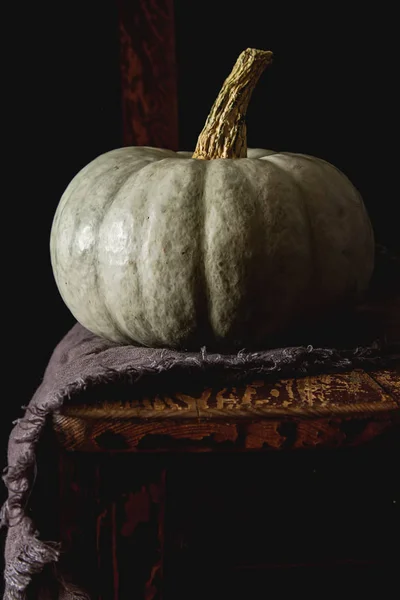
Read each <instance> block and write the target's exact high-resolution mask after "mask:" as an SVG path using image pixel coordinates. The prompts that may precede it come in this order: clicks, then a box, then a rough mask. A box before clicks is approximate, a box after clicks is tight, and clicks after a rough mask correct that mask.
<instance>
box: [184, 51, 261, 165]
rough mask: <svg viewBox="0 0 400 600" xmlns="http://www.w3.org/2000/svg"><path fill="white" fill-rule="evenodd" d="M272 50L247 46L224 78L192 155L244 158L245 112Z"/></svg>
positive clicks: (195, 156) (245, 151) (209, 158)
mask: <svg viewBox="0 0 400 600" xmlns="http://www.w3.org/2000/svg"><path fill="white" fill-rule="evenodd" d="M271 62H272V52H269V51H266V50H254V49H253V48H248V49H247V50H244V51H243V52H242V53H241V54H240V56H239V58H238V59H237V61H236V64H235V66H234V67H233V69H232V72H231V74H230V75H229V77H228V78H227V79H226V80H225V82H224V84H223V86H222V89H221V91H220V93H219V94H218V97H217V99H216V101H215V102H214V104H213V107H212V109H211V112H210V114H209V115H208V118H207V121H206V124H205V126H204V128H203V131H202V132H201V133H200V135H199V139H198V140H197V145H196V149H195V151H194V154H193V158H200V159H204V160H211V159H213V158H245V157H246V156H247V136H246V123H245V116H246V111H247V107H248V105H249V102H250V98H251V94H252V92H253V90H254V88H255V86H256V84H257V81H258V80H259V78H260V76H261V74H262V72H263V71H264V69H265V67H266V66H267V65H269V64H270V63H271Z"/></svg>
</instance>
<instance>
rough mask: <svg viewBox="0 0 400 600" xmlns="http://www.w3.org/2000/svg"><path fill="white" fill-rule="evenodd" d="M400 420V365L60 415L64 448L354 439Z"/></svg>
mask: <svg viewBox="0 0 400 600" xmlns="http://www.w3.org/2000/svg"><path fill="white" fill-rule="evenodd" d="M399 423H400V369H398V368H397V369H391V370H381V371H374V372H370V373H366V372H365V371H362V370H354V371H351V372H349V373H341V374H335V375H319V376H313V377H304V378H300V379H287V380H281V381H277V382H266V381H262V380H256V381H253V382H251V383H250V384H248V385H246V386H242V387H219V388H206V389H204V391H203V392H202V393H201V394H200V395H196V396H194V395H193V396H192V395H188V394H187V393H183V392H179V391H176V392H175V393H173V394H172V393H169V394H168V395H166V394H158V395H156V396H153V397H146V396H144V397H141V398H135V399H134V400H132V401H131V402H128V403H127V402H124V403H121V402H108V403H104V404H101V405H97V406H67V407H65V408H64V410H63V412H62V413H61V414H57V415H55V416H54V427H55V430H56V432H57V434H58V435H59V436H60V438H61V441H62V445H63V446H64V448H66V449H67V450H82V451H89V452H90V451H107V450H113V451H115V450H119V451H130V452H137V451H154V450H156V451H167V450H173V451H175V450H178V451H179V450H183V451H195V452H196V451H197V452H198V451H200V452H201V451H214V450H233V451H235V450H236V451H237V450H251V449H253V450H255V449H258V450H259V449H263V448H274V449H280V448H282V449H283V448H301V447H310V446H339V445H355V444H361V443H364V442H366V441H369V440H371V439H373V438H374V437H376V436H378V435H380V434H382V433H384V432H385V431H386V430H388V429H389V428H392V427H395V426H396V425H398V424H399Z"/></svg>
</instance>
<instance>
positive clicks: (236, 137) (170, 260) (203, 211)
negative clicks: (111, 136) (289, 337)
mask: <svg viewBox="0 0 400 600" xmlns="http://www.w3.org/2000/svg"><path fill="white" fill-rule="evenodd" d="M271 61H272V53H271V52H267V51H261V50H254V49H248V50H245V51H244V52H243V53H242V54H241V55H240V56H239V58H238V60H237V62H236V64H235V66H234V68H233V71H232V73H231V74H230V76H229V77H228V78H227V79H226V81H225V82H224V85H223V87H222V89H221V92H220V94H219V96H218V97H217V100H216V101H215V103H214V105H213V107H212V110H211V112H210V115H209V117H208V119H207V121H206V124H205V127H204V129H203V131H202V132H201V134H200V136H199V140H198V143H197V147H196V150H195V152H194V154H192V153H188V152H177V153H175V152H173V151H170V150H163V149H158V148H151V147H124V148H119V149H116V150H112V151H110V152H107V153H105V154H103V155H101V156H100V157H98V158H96V159H95V160H93V161H92V162H91V163H90V164H88V165H87V166H86V167H85V168H83V169H82V170H81V171H80V172H79V173H78V174H77V175H76V176H75V177H74V178H73V180H72V181H71V183H70V184H69V186H68V187H67V189H66V190H65V192H64V194H63V196H62V198H61V200H60V203H59V205H58V207H57V210H56V213H55V216H54V221H53V225H52V230H51V241H50V251H51V262H52V268H53V272H54V277H55V281H56V283H57V286H58V289H59V291H60V293H61V296H62V298H63V300H64V301H65V303H66V305H67V306H68V307H69V309H70V311H71V312H72V314H73V315H74V316H75V318H76V319H77V320H78V321H79V322H80V323H81V324H82V325H84V326H85V327H86V328H87V329H89V330H90V331H92V332H93V333H95V334H97V335H99V336H102V337H105V338H107V339H109V340H111V341H115V342H118V343H124V344H130V343H133V344H142V345H145V346H154V347H160V346H166V347H172V348H186V349H191V348H196V349H198V348H199V347H200V346H201V345H206V346H207V347H209V348H210V347H215V348H224V349H229V350H233V349H237V348H238V347H243V346H244V347H246V348H250V347H257V346H258V347H259V346H268V343H269V340H270V339H271V336H272V335H273V334H276V333H277V332H280V331H284V330H285V328H286V329H287V328H288V327H289V326H290V325H291V324H293V323H298V322H299V321H300V320H301V319H304V318H308V317H309V316H310V315H312V314H314V313H315V314H316V313H318V314H321V311H322V314H326V313H328V311H329V310H330V309H331V308H332V307H336V306H339V305H341V304H343V303H348V302H354V301H356V299H357V298H358V297H359V296H360V294H362V293H363V292H364V291H365V290H366V289H367V287H368V284H369V281H370V277H371V274H372V270H373V264H374V240H373V233H372V228H371V224H370V221H369V218H368V215H367V212H366V209H365V206H364V203H363V200H362V198H361V196H360V194H359V192H358V191H357V190H356V188H355V187H354V186H353V185H352V183H351V182H350V181H349V179H348V178H347V177H346V176H345V175H344V174H343V173H342V172H340V171H339V170H338V169H337V168H335V167H334V166H332V165H331V164H329V163H328V162H326V161H324V160H321V159H319V158H313V157H311V156H306V155H302V154H294V153H289V152H273V151H271V150H262V149H252V150H251V149H247V145H246V126H245V121H244V117H245V113H246V109H247V106H248V103H249V100H250V96H251V93H252V90H253V88H254V86H255V85H256V82H257V81H258V79H259V77H260V75H261V73H262V71H263V70H264V68H265V67H266V66H267V65H268V64H270V63H271Z"/></svg>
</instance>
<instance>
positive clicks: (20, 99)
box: [0, 0, 399, 462]
mask: <svg viewBox="0 0 400 600" xmlns="http://www.w3.org/2000/svg"><path fill="white" fill-rule="evenodd" d="M303 4H304V3H297V8H294V5H292V6H290V5H288V4H287V3H282V2H274V3H264V2H258V1H257V0H247V1H246V2H243V3H241V4H239V3H238V4H237V5H236V8H234V7H233V5H234V3H232V2H218V1H214V2H207V1H203V2H188V1H185V0H176V2H175V7H176V8H175V12H176V40H177V48H176V53H177V65H178V102H179V105H178V106H179V123H180V147H181V149H192V148H194V146H195V142H196V138H197V135H198V133H199V132H200V130H201V128H202V126H203V123H204V121H205V118H206V116H207V113H208V110H209V108H210V107H211V104H212V102H213V100H214V98H215V96H216V94H217V92H218V90H219V88H220V86H221V84H222V82H223V79H224V78H225V77H226V76H227V75H228V74H229V72H230V70H231V67H232V65H233V63H234V61H235V59H236V57H237V56H238V54H239V53H240V52H241V51H242V50H243V49H244V48H246V47H249V46H252V47H259V48H264V49H271V50H272V51H273V52H274V54H275V61H274V64H273V66H272V67H271V68H270V69H269V70H268V71H267V72H266V73H265V75H264V76H263V77H262V79H261V80H260V82H259V85H258V87H257V89H256V90H255V92H254V95H253V99H252V101H251V104H250V108H249V112H248V118H247V125H248V143H249V146H258V147H267V148H272V149H276V150H290V151H296V152H304V153H309V154H314V155H317V156H320V157H322V158H324V159H326V160H328V161H330V162H332V163H334V164H335V165H336V166H338V167H339V168H340V169H342V170H343V171H344V172H345V173H346V174H347V175H348V176H349V177H350V179H351V180H352V181H353V183H354V184H355V185H356V186H357V187H358V188H359V190H360V191H361V193H362V195H363V197H364V199H365V202H366V205H367V208H368V210H369V213H370V216H371V219H372V222H373V226H374V229H375V232H376V237H377V240H378V241H379V242H381V243H383V244H385V245H387V246H389V247H391V248H397V249H399V235H398V222H399V221H398V207H397V204H398V202H399V194H398V180H397V179H398V175H397V172H398V171H397V169H396V166H397V164H396V163H397V151H393V150H392V146H393V142H394V141H396V142H397V134H398V106H399V95H398V92H397V90H396V89H395V88H396V85H398V72H399V68H398V64H399V42H398V35H397V33H396V32H395V24H396V19H395V14H394V9H393V11H390V10H387V9H386V8H385V7H384V6H383V5H382V4H378V5H372V4H371V8H370V9H369V10H368V9H367V7H366V6H365V5H363V7H362V11H361V9H360V10H359V11H356V10H355V9H353V12H351V11H350V9H349V6H343V7H342V8H340V6H338V5H337V3H320V4H319V8H315V7H313V8H312V9H311V8H310V9H307V7H305V6H304V5H303ZM3 30H4V34H5V36H6V38H7V45H6V52H5V53H4V54H3V64H4V68H3V75H2V96H3V102H4V101H5V105H6V106H5V109H3V133H4V134H5V135H4V138H3V150H4V155H3V160H2V166H3V194H2V201H3V211H2V228H3V236H2V239H3V244H4V249H3V267H4V268H3V286H2V298H3V300H4V303H5V308H4V309H3V310H4V312H3V322H4V324H5V327H4V330H3V331H4V332H3V346H4V354H3V356H5V357H6V361H5V363H4V364H3V381H4V382H5V385H7V386H8V390H7V392H6V393H4V391H3V398H2V404H3V406H2V411H1V417H0V418H1V430H0V435H1V448H2V454H1V457H2V460H3V457H4V450H5V444H6V437H7V435H8V433H9V430H10V428H11V420H12V419H14V418H16V417H18V416H19V415H20V414H21V410H20V406H21V405H22V404H25V403H27V402H28V401H29V398H30V396H31V394H32V393H33V391H34V390H35V388H36V387H37V385H38V384H39V383H40V380H41V377H42V374H43V370H44V368H45V366H46V362H47V360H48V358H49V356H50V353H51V351H52V349H53V347H54V345H55V344H56V343H57V342H58V341H59V339H60V338H61V337H62V336H63V334H64V333H66V331H67V330H68V329H69V327H70V326H71V325H72V324H73V322H74V320H73V318H72V316H71V315H70V314H69V312H68V310H67V309H66V307H65V306H64V305H63V303H62V301H61V298H60V296H59V294H58V291H57V289H56V286H55V283H54V281H53V277H52V272H51V267H50V259H49V250H48V242H49V233H50V227H51V222H52V218H53V215H54V212H55V209H56V206H57V203H58V201H59V198H60V196H61V194H62V192H63V191H64V189H65V187H66V186H67V184H68V183H69V181H70V179H71V178H72V177H73V176H74V175H75V174H76V173H77V171H78V170H79V169H80V168H82V167H83V166H84V165H85V164H86V163H87V162H88V161H90V160H91V159H93V158H95V157H96V156H97V155H98V154H100V153H102V152H105V151H107V150H110V149H112V148H115V147H118V146H120V145H122V119H121V108H120V106H121V102H120V76H119V65H118V60H119V48H118V31H117V15H116V7H115V4H114V3H113V2H112V1H111V0H102V2H95V1H94V0H68V2H67V1H60V2H58V3H56V4H54V3H52V4H50V3H35V4H34V5H28V3H25V5H23V6H20V5H19V6H18V7H17V10H16V13H15V14H14V15H12V16H10V17H9V16H8V15H7V16H5V17H4V18H3ZM0 462H1V461H0Z"/></svg>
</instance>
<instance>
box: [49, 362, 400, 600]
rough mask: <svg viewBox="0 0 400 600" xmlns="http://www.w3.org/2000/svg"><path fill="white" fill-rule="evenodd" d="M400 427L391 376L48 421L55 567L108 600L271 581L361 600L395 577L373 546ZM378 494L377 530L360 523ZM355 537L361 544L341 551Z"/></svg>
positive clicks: (89, 409)
mask: <svg viewBox="0 0 400 600" xmlns="http://www.w3.org/2000/svg"><path fill="white" fill-rule="evenodd" d="M399 425H400V369H399V368H393V369H390V370H380V371H372V372H368V373H367V372H365V371H363V370H354V371H351V372H349V373H342V374H335V375H320V376H314V377H305V378H301V379H296V380H294V379H288V380H282V381H277V382H266V381H262V380H257V381H252V382H250V383H249V384H248V385H243V386H241V387H229V386H220V387H218V388H207V389H204V390H202V391H200V390H197V391H196V393H194V392H190V391H189V390H182V391H180V390H179V387H177V390H176V391H175V392H174V393H171V392H169V393H168V394H167V393H162V392H160V393H159V394H157V395H156V396H154V397H146V396H142V397H137V398H132V400H131V401H130V402H124V403H118V402H110V403H107V404H102V405H97V406H66V407H65V408H64V410H63V411H62V413H61V414H58V415H55V416H54V429H55V431H56V434H57V436H58V440H59V441H61V445H62V447H63V448H64V451H63V453H62V457H61V465H62V476H61V494H60V496H61V509H60V510H61V514H62V527H61V537H62V540H63V543H64V546H65V549H66V555H65V558H64V562H65V564H66V565H67V568H68V569H69V571H70V572H71V573H73V577H74V578H75V579H76V578H78V579H79V580H81V581H83V583H84V584H85V585H87V586H88V587H89V588H90V587H92V588H93V586H94V588H95V590H97V595H96V596H95V597H96V598H102V599H104V600H109V599H115V600H117V599H123V598H135V599H139V598H146V600H150V599H155V598H161V597H162V598H174V600H177V599H179V598H184V597H185V598H186V597H187V595H189V596H190V598H191V599H193V598H200V597H203V595H204V594H207V596H208V597H209V598H214V597H215V598H217V597H218V598H225V597H227V598H228V597H229V598H231V597H236V596H235V593H237V594H238V595H237V597H238V598H239V597H246V596H247V594H249V597H250V596H251V594H257V590H258V589H259V588H258V587H257V585H258V586H262V585H264V584H266V583H265V582H267V581H270V585H272V586H275V587H276V590H278V589H280V588H281V587H282V585H283V583H282V581H285V582H286V583H285V585H284V587H285V586H286V593H287V594H289V593H292V592H293V591H294V588H295V587H296V586H297V585H307V586H309V584H310V581H316V580H317V579H318V578H320V577H322V576H324V577H325V576H326V577H332V578H333V580H332V584H331V585H333V587H334V586H335V582H336V584H338V582H339V581H341V582H342V584H343V581H344V580H346V581H347V580H348V579H350V581H352V577H353V584H354V585H355V586H357V589H358V590H360V589H362V585H361V587H360V583H359V580H360V578H361V581H364V582H366V583H365V585H366V587H368V588H369V589H370V587H371V585H372V583H371V581H370V580H369V579H368V577H371V576H372V575H371V574H374V573H375V575H373V577H375V579H380V578H381V574H382V569H383V571H384V572H385V581H388V577H390V574H391V573H394V572H395V571H394V570H393V569H394V565H393V564H392V562H391V561H393V560H395V559H394V557H393V556H392V555H391V558H390V559H389V560H388V557H387V556H386V555H385V552H384V550H382V544H384V542H385V540H386V538H385V535H386V536H387V534H386V533H385V534H384V535H383V533H382V532H384V531H387V530H385V525H386V527H389V522H388V521H390V519H392V518H393V515H392V513H394V510H395V509H396V501H397V500H396V499H397V497H398V496H397V495H396V494H397V491H396V486H395V482H396V478H395V474H396V473H397V477H398V469H397V465H396V466H395V464H394V463H393V459H394V452H395V450H396V451H398V450H399V449H400V446H399V444H398V440H399V439H400V436H399V431H400V429H399ZM355 447H359V448H362V449H363V452H364V454H361V455H360V454H357V453H356V454H355V453H354V452H355V451H354V448H355ZM294 449H299V450H302V451H300V452H296V453H293V452H288V451H289V450H290V451H291V450H294ZM316 449H319V452H318V453H316V452H315V450H316ZM276 450H279V451H280V452H274V451H276ZM271 451H272V452H271ZM196 455H197V456H196ZM250 456H251V457H252V459H251V460H249V457H250ZM360 456H362V457H363V458H362V459H361V458H360ZM388 457H390V458H391V460H388ZM380 461H382V464H379V463H380ZM268 473H269V474H268ZM260 474H261V475H262V476H261V478H260ZM266 474H268V476H267V477H266ZM318 478H320V479H318ZM318 480H319V485H318ZM222 482H224V483H222ZM366 482H369V483H370V484H371V485H373V486H378V487H377V488H375V489H373V490H372V492H371V490H369V491H368V492H367V491H366V489H364V488H365V486H366ZM392 484H393V485H392ZM382 486H383V487H382ZM385 486H386V488H388V489H387V490H386V491H385V492H382V489H386V488H385ZM393 486H394V487H393ZM367 487H368V486H367ZM346 488H347V491H348V494H349V497H348V501H347V500H346V501H345V502H344V498H343V494H344V492H345V489H346ZM378 488H379V489H380V490H381V493H383V498H384V499H385V501H387V506H386V513H384V514H380V515H379V519H380V525H379V527H376V525H375V524H373V522H372V523H368V521H366V519H369V520H371V521H373V519H374V518H375V516H376V514H375V513H374V511H373V508H374V506H375V505H376V506H380V505H381V504H382V498H381V496H380V495H379V493H378ZM397 489H398V488H397ZM246 490H247V491H246ZM290 497H292V501H291V502H289V504H290V507H288V499H290ZM199 498H202V500H201V501H200V500H199ZM238 498H240V502H239V503H238ZM260 498H263V502H264V503H265V505H264V509H263V503H261V504H260ZM355 499H356V500H355ZM374 503H375V504H374ZM348 505H349V506H352V509H351V510H350V513H349V512H348V511H349V506H348ZM233 507H236V508H235V509H234V510H233ZM296 507H297V510H299V511H300V512H299V517H300V520H299V518H297V517H295V515H296V513H295V512H292V511H293V510H296ZM352 511H353V515H352V514H351V512H352ZM253 512H254V515H253V518H252V519H250V521H251V526H250V525H249V527H248V529H247V528H246V527H245V528H244V529H245V530H243V526H242V525H240V522H243V523H246V521H248V520H249V514H252V513H253ZM269 514H270V515H271V517H272V521H273V522H272V523H270V524H268V523H269V520H270V518H269V517H268V515H269ZM216 515H219V518H216ZM204 518H205V521H204V520H203V519H204ZM360 519H361V523H360V522H359V521H360ZM321 520H322V521H321ZM307 521H308V523H309V524H308V525H307V526H305V523H307ZM320 521H321V522H320ZM210 522H213V525H212V527H211V529H210V528H209V527H208V526H209V524H210ZM363 522H364V523H363ZM278 523H280V525H279V526H278V528H277V524H278ZM199 524H201V526H200V525H199ZM363 524H364V527H365V531H364V533H363ZM382 527H383V529H382ZM257 528H258V529H259V530H260V531H261V532H263V533H262V535H261V539H260V538H259V537H258V534H257ZM321 528H322V531H325V537H323V539H322V538H321V539H320V538H318V539H319V542H318V544H319V547H318V552H316V548H315V546H314V545H313V542H312V540H315V539H316V538H317V537H318V531H319V530H320V529H321ZM349 528H352V529H353V530H355V531H356V532H357V535H356V540H357V543H354V540H352V542H351V543H350V541H347V542H346V544H345V546H344V547H341V545H340V544H341V542H340V539H341V536H344V537H345V536H346V535H347V534H346V531H349ZM235 529H237V530H239V533H238V534H237V536H236V535H234V536H233V538H234V539H233V540H232V531H234V530H235ZM207 531H208V534H207V535H209V536H210V537H207V535H206V534H205V532H207ZM268 532H269V534H270V535H271V536H272V540H271V539H269V542H268V544H269V546H268V544H267V547H269V550H268V551H266V550H265V548H264V546H263V540H265V539H266V536H267V535H268ZM338 532H340V535H339V537H338ZM365 532H369V533H368V535H365ZM392 533H393V535H395V530H394V529H393V530H392ZM204 535H206V537H204ZM396 535H397V534H396ZM299 536H300V538H301V540H300V538H299ZM308 537H309V539H307V538H308ZM296 538H297V539H296ZM330 538H332V539H330ZM273 540H274V541H273ZM299 543H300V548H301V550H299V548H297V549H298V551H297V552H293V551H292V550H290V551H289V550H288V545H289V547H290V546H291V545H294V547H296V545H298V544H299ZM233 546H235V547H236V551H235V552H234V553H233V554H234V555H232V552H231V551H230V549H231V547H233ZM331 546H332V548H333V549H334V551H333V550H332V552H331V550H330V547H331ZM214 547H217V548H219V551H218V552H217V553H216V554H217V555H215V552H214V551H213V548H214ZM251 547H252V550H249V551H245V552H244V551H243V548H247V549H248V548H251ZM285 548H286V550H285ZM366 548H368V551H365V549H366ZM377 548H379V552H378V554H377V552H376V549H377ZM384 549H386V551H387V541H386V543H385V545H384ZM68 550H69V552H68ZM240 554H242V556H240ZM386 554H387V552H386ZM382 560H383V562H382ZM396 560H397V559H396ZM260 563H261V564H260ZM216 564H219V568H218V569H217V570H216V572H215V565H216ZM390 569H392V570H390ZM386 571H388V572H387V573H386ZM357 573H359V574H358V575H357ZM366 573H367V574H368V577H367V578H366V579H365V575H366ZM288 575H290V577H289V578H288ZM198 577H200V579H201V582H200V583H199V584H198V585H197V586H194V587H193V579H196V578H198ZM282 578H283V579H282ZM310 578H311V579H310ZM206 581H208V582H209V583H208V584H207V585H206V583H205V582H206ZM211 581H214V582H215V581H216V582H217V583H214V584H211ZM224 581H225V583H223V582H224ZM227 581H228V583H227ZM257 581H258V582H259V583H258V584H257V583H255V582H257ZM263 581H264V584H263V583H262V582H263ZM234 582H236V583H234ZM250 582H251V583H250ZM307 582H308V583H307ZM203 583H204V586H206V589H204V587H203ZM252 585H253V586H256V587H255V588H254V589H253V591H252V592H251V590H252V588H251V586H252ZM96 586H97V587H96ZM188 586H189V588H188ZM249 586H250V587H249ZM287 586H289V587H287ZM291 586H292V587H293V590H292V587H291ZM274 589H275V588H274ZM380 589H381V591H382V588H380ZM163 591H164V592H165V594H164V595H163ZM283 597H284V598H285V597H286V596H285V595H284V596H283ZM311 597H312V596H311ZM342 597H350V596H342Z"/></svg>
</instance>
